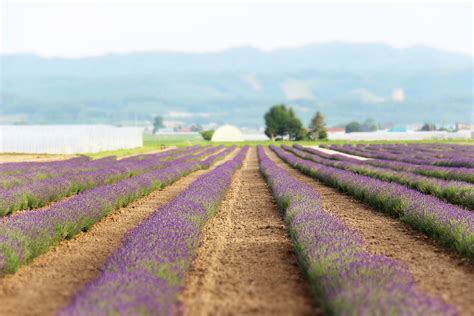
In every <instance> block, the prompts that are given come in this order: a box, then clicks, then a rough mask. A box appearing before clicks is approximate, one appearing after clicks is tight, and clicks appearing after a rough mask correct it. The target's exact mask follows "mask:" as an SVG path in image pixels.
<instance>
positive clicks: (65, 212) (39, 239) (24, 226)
mask: <svg viewBox="0 0 474 316" xmlns="http://www.w3.org/2000/svg"><path fill="white" fill-rule="evenodd" d="M230 150H231V149H228V150H227V152H229V151H230ZM232 150H233V149H232ZM218 155H219V157H222V155H221V154H218ZM208 166H209V165H207V164H206V163H205V162H204V161H198V160H196V159H194V160H190V159H186V160H182V161H179V159H178V160H176V161H174V162H173V163H171V164H170V165H169V166H168V167H166V168H162V169H158V170H152V171H150V172H147V173H144V174H142V175H139V176H135V177H132V178H127V179H125V180H122V181H120V182H117V183H115V184H111V185H104V186H100V187H97V188H94V189H91V190H88V191H85V192H83V193H82V194H79V195H76V196H74V197H72V198H71V199H69V200H65V201H61V202H58V203H57V204H55V205H53V206H52V207H50V208H49V209H47V210H44V211H31V212H24V213H20V214H17V215H13V216H10V217H5V218H3V219H0V275H1V274H5V273H13V272H15V271H16V270H17V269H18V267H19V266H21V265H24V264H26V263H28V262H29V261H30V260H31V259H33V258H35V257H36V256H38V255H39V254H41V253H44V252H46V251H47V250H48V249H49V248H50V247H51V246H54V245H56V244H58V243H59V242H60V241H61V240H63V239H66V238H72V237H73V236H75V235H76V234H77V233H79V232H80V231H85V230H88V229H89V228H90V227H91V226H92V225H94V224H95V223H96V222H97V221H99V220H101V219H102V218H103V217H105V216H107V215H108V214H110V213H111V212H113V211H114V210H115V209H117V208H120V207H123V206H125V205H127V204H129V203H130V202H132V201H134V200H137V199H139V198H141V197H143V196H145V195H147V194H149V193H150V192H151V191H153V190H156V189H160V188H162V187H164V186H167V185H169V184H171V183H173V182H174V181H176V180H177V179H179V178H180V177H182V176H184V175H186V174H189V173H190V172H192V171H194V170H197V169H201V168H207V167H208Z"/></svg>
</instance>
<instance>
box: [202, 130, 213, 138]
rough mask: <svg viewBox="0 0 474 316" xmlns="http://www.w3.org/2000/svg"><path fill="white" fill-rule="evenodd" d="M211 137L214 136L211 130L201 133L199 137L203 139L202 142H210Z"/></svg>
mask: <svg viewBox="0 0 474 316" xmlns="http://www.w3.org/2000/svg"><path fill="white" fill-rule="evenodd" d="M212 135H214V131H213V130H209V131H202V132H201V136H202V138H204V140H211V139H212Z"/></svg>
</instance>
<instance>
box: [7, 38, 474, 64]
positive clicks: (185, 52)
mask: <svg viewBox="0 0 474 316" xmlns="http://www.w3.org/2000/svg"><path fill="white" fill-rule="evenodd" d="M323 45H380V46H386V47H389V48H391V49H394V50H399V51H403V50H409V49H415V48H427V49H432V50H437V51H440V52H444V53H448V54H454V55H461V56H465V57H471V58H472V59H474V51H472V52H471V54H468V53H466V52H460V51H453V50H449V49H446V48H439V47H435V46H431V45H427V44H423V43H416V44H412V45H406V46H396V45H393V44H390V43H387V42H383V41H379V42H351V41H340V40H335V41H325V42H312V43H307V44H302V45H288V46H280V47H277V48H272V49H265V48H261V47H258V46H257V45H252V44H242V45H235V46H229V47H226V48H220V49H215V50H212V49H211V50H175V49H162V50H152V49H151V50H147V49H144V50H128V51H116V52H112V51H110V52H102V53H97V54H83V55H78V56H73V55H54V54H42V53H38V52H12V53H4V52H0V56H2V57H11V56H21V55H30V56H35V57H40V58H43V59H69V60H74V59H88V58H101V57H108V56H126V55H133V54H157V53H165V54H183V55H201V54H202V55H204V54H220V53H224V52H228V51H233V50H238V49H252V50H255V51H258V52H260V53H264V54H271V53H274V52H277V51H281V50H291V49H302V48H307V47H311V46H323Z"/></svg>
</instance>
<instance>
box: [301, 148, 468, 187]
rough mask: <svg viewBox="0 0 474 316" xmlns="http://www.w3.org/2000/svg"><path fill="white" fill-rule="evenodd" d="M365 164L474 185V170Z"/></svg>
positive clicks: (391, 162)
mask: <svg viewBox="0 0 474 316" xmlns="http://www.w3.org/2000/svg"><path fill="white" fill-rule="evenodd" d="M293 147H295V148H297V149H300V150H304V151H307V152H309V153H312V154H315V155H318V156H320V157H322V158H326V159H331V160H342V161H349V162H354V163H361V161H360V160H359V159H355V158H351V157H347V156H343V155H339V154H332V155H331V154H326V153H324V152H322V151H320V150H318V149H315V148H308V147H303V146H301V145H298V144H296V145H293ZM363 163H364V164H367V165H371V166H374V167H383V168H389V169H393V170H397V171H408V172H412V173H416V174H419V175H423V176H428V177H434V178H440V179H445V180H457V181H465V182H470V183H474V169H473V168H462V167H458V168H450V167H439V166H431V165H429V166H426V165H417V164H413V163H408V162H402V161H395V160H383V159H370V160H365V161H363Z"/></svg>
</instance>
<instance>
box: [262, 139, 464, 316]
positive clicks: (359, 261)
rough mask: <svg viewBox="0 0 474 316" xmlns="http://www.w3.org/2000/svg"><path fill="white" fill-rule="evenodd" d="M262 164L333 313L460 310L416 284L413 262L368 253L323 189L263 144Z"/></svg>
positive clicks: (324, 303) (319, 295)
mask: <svg viewBox="0 0 474 316" xmlns="http://www.w3.org/2000/svg"><path fill="white" fill-rule="evenodd" d="M258 153H259V157H260V169H261V171H262V173H263V174H264V176H265V177H266V179H267V181H268V183H269V185H270V187H271V189H272V192H273V195H274V196H275V198H276V200H277V201H278V204H279V205H280V207H281V208H282V209H283V210H284V211H285V215H286V220H287V222H288V225H289V227H290V232H291V235H292V237H293V240H294V242H295V245H296V249H297V251H298V257H299V261H300V264H301V266H302V268H303V269H304V271H305V273H306V275H307V276H308V278H309V281H310V282H311V285H312V287H313V289H314V291H315V298H316V299H317V300H318V301H319V303H320V304H321V305H322V306H323V307H324V308H325V310H326V312H327V313H328V314H330V315H454V314H456V309H455V308H454V307H452V306H450V305H447V304H445V303H443V302H442V301H441V300H438V299H436V298H432V297H429V296H427V295H425V294H423V293H421V292H420V291H419V290H417V289H416V287H415V280H414V277H413V275H412V274H411V273H410V271H409V269H408V267H407V266H406V265H405V264H403V263H401V262H398V261H395V260H393V259H390V258H387V257H384V256H379V255H374V254H371V253H369V252H367V250H366V249H367V247H366V244H365V242H364V240H363V237H362V235H361V234H360V233H359V232H358V231H356V230H354V229H351V228H349V227H348V226H347V225H346V224H345V223H344V222H343V221H342V220H341V219H339V218H338V217H336V216H334V215H332V214H330V213H329V212H327V211H326V210H325V209H324V208H323V206H322V201H321V199H320V196H319V194H318V193H317V192H316V191H315V190H314V189H312V188H311V187H310V186H308V185H307V184H304V183H302V182H300V181H298V180H297V179H295V178H293V177H292V176H290V175H289V174H288V173H287V172H286V171H285V170H284V169H282V168H280V167H278V166H277V165H276V164H275V162H273V161H272V160H271V159H269V157H268V156H267V154H266V153H265V150H264V148H263V147H261V146H259V148H258Z"/></svg>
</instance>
